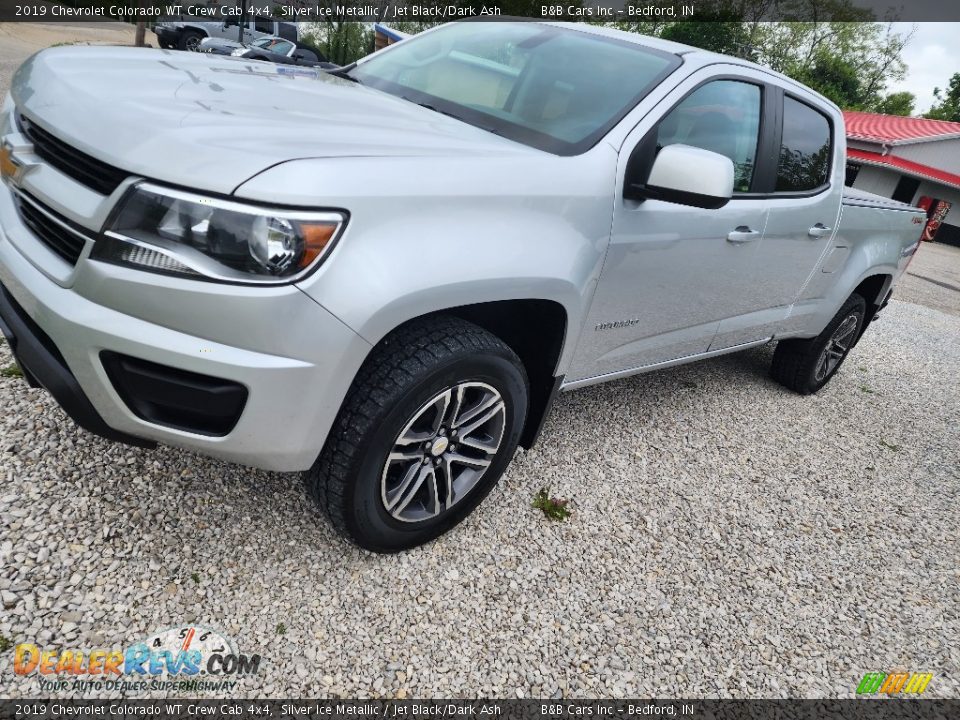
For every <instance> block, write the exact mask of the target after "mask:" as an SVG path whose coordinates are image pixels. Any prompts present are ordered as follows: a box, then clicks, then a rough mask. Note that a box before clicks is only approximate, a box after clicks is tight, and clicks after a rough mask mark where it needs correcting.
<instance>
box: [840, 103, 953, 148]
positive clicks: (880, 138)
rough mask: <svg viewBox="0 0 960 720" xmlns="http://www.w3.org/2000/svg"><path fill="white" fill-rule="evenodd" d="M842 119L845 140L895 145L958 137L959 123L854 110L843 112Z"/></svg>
mask: <svg viewBox="0 0 960 720" xmlns="http://www.w3.org/2000/svg"><path fill="white" fill-rule="evenodd" d="M843 119H844V121H845V122H846V125H847V137H848V138H851V139H853V140H866V141H868V142H876V143H887V144H895V143H898V142H909V141H918V140H919V141H922V140H942V139H945V138H947V137H960V123H956V122H949V121H947V120H928V119H927V118H913V117H900V116H899V115H879V114H877V113H866V112H855V111H853V110H844V112H843Z"/></svg>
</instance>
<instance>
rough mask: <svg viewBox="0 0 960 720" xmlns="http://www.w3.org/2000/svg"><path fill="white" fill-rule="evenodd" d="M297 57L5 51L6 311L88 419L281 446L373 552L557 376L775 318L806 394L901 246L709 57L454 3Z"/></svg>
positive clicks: (2, 288) (813, 127) (517, 432)
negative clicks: (355, 50)
mask: <svg viewBox="0 0 960 720" xmlns="http://www.w3.org/2000/svg"><path fill="white" fill-rule="evenodd" d="M298 70H299V71H298V72H297V73H290V72H289V70H288V69H285V68H282V67H275V66H265V65H264V64H263V63H254V62H250V61H247V60H244V59H242V58H232V57H221V56H214V55H208V54H196V53H176V52H169V51H164V50H152V49H136V48H107V47H83V48H53V49H49V50H45V51H42V52H40V53H38V54H36V55H34V56H33V57H31V58H30V59H29V60H28V61H27V62H26V63H24V65H23V66H22V67H21V68H20V69H19V71H18V72H17V73H16V75H15V77H14V79H13V84H12V92H11V97H9V98H8V99H7V101H6V104H5V105H4V107H3V112H2V118H0V122H2V127H0V133H2V150H0V167H2V174H3V178H4V183H3V186H2V188H0V317H2V322H0V325H2V326H3V329H4V334H5V335H6V336H7V337H8V340H9V343H10V346H11V347H12V348H13V351H14V353H15V355H16V357H17V358H18V362H19V363H20V364H21V365H22V368H23V371H24V375H25V376H26V378H27V379H28V380H29V382H30V383H31V384H33V385H39V386H43V387H45V388H46V389H47V390H49V391H50V392H51V393H52V394H53V396H54V397H55V398H56V399H57V401H58V402H59V403H60V404H61V405H62V406H63V408H64V409H65V410H66V412H67V413H68V414H69V415H70V416H71V417H72V418H73V419H74V420H75V421H76V422H77V423H78V424H79V425H81V426H82V427H84V428H86V429H88V430H91V431H93V432H95V433H99V434H101V435H103V436H105V437H107V438H110V439H113V440H119V441H124V442H129V443H134V444H141V445H149V444H152V443H156V442H162V443H167V444H170V445H177V446H182V447H186V448H191V449H193V450H196V451H199V452H202V453H206V454H208V455H211V456H215V457H218V458H223V459H226V460H229V461H233V462H237V463H243V464H247V465H251V466H257V467H261V468H267V469H273V470H280V471H304V472H305V473H306V477H307V482H308V486H309V487H310V488H311V489H312V491H313V493H314V494H315V496H316V498H317V499H318V501H319V503H320V504H321V505H322V506H323V507H324V508H325V510H326V512H327V513H328V514H329V516H330V518H331V520H332V523H333V525H334V526H335V527H336V528H337V530H338V531H340V532H341V533H342V534H343V535H345V536H346V537H348V538H350V539H351V540H353V541H354V542H356V543H358V544H359V545H361V546H363V547H365V548H369V549H371V550H375V551H380V552H390V551H396V550H400V549H402V548H407V547H411V546H413V545H416V544H419V543H422V542H425V541H427V540H429V539H431V538H434V537H436V536H438V535H439V534H441V533H442V532H444V531H445V530H447V529H449V528H450V527H452V526H453V525H455V524H456V523H457V522H459V521H460V520H462V519H463V518H464V517H465V516H466V515H467V514H468V513H470V512H471V511H472V510H473V509H474V507H475V506H476V505H477V504H478V503H479V502H480V501H481V500H482V499H483V497H484V496H485V495H486V494H487V493H488V492H489V491H490V489H491V487H492V486H493V485H494V484H495V483H496V481H497V480H498V478H499V477H500V475H501V474H502V473H503V471H504V469H505V468H506V466H507V464H508V463H509V462H510V459H511V457H512V455H513V453H514V451H515V449H516V447H517V445H518V444H522V445H524V446H530V444H531V443H533V442H534V440H535V439H536V437H537V435H538V433H539V431H540V428H541V426H542V425H543V421H544V418H545V417H546V415H547V413H548V410H549V407H550V404H551V402H552V400H553V398H554V396H555V394H556V393H557V392H558V391H559V390H573V389H574V388H579V387H583V386H585V385H590V384H591V383H598V382H603V381H606V380H612V379H615V378H620V377H624V376H626V375H630V374H634V373H639V372H645V371H648V370H653V369H656V368H663V367H667V366H670V365H675V364H678V363H686V362H691V361H694V360H698V359H701V358H708V357H713V356H716V355H719V354H722V353H729V352H733V351H736V350H741V349H744V348H749V347H752V346H756V345H758V344H761V343H768V342H776V343H778V345H777V347H776V351H775V353H774V356H773V364H772V371H771V372H772V376H773V377H774V379H776V380H777V381H779V382H780V383H782V384H783V385H785V386H787V387H788V388H791V389H793V390H795V391H797V392H799V393H804V394H805V393H812V392H815V391H817V390H818V389H819V388H821V387H822V386H823V385H824V384H825V383H826V382H827V381H828V380H829V379H830V378H831V376H833V375H834V374H835V373H836V372H837V370H838V368H839V367H840V366H841V363H842V362H843V360H844V358H845V357H846V355H847V353H848V352H849V351H850V350H851V348H853V346H854V345H855V343H856V342H857V340H858V339H859V338H860V336H861V334H862V333H863V332H864V330H865V329H866V328H867V326H868V325H869V324H870V322H871V321H872V320H873V319H874V317H875V316H876V314H877V312H878V311H879V310H880V309H881V308H882V307H883V306H884V304H885V303H886V302H887V299H888V298H889V296H890V292H891V287H892V286H893V284H894V282H895V281H896V280H897V279H898V278H899V276H900V275H901V274H902V273H903V271H904V269H905V267H906V265H907V263H908V262H909V260H910V258H911V255H912V253H913V252H915V250H916V248H917V245H918V239H919V235H920V231H921V228H922V225H921V224H920V223H922V221H923V214H922V213H921V212H920V211H919V210H917V209H915V208H912V207H909V206H907V205H903V204H900V203H895V202H892V201H889V200H885V199H882V198H878V197H876V196H870V195H865V194H863V193H860V192H854V191H850V190H845V189H844V187H843V178H844V157H845V141H844V127H843V116H842V115H841V113H840V111H839V110H838V109H837V107H835V106H834V105H833V104H832V103H830V102H829V101H827V100H826V99H824V98H823V97H821V96H820V95H818V94H816V93H814V92H812V91H810V90H809V89H807V88H806V87H804V86H802V85H800V84H798V83H796V82H794V81H792V80H790V79H788V78H786V77H784V76H782V75H779V74H776V73H774V72H771V71H769V70H767V69H765V68H763V67H760V66H757V65H754V64H751V63H748V62H744V61H741V60H738V59H735V58H730V57H724V56H720V55H716V54H711V53H708V52H703V51H700V50H696V49H694V48H690V47H686V46H683V45H678V44H673V43H670V42H665V41H661V40H657V39H653V38H648V37H643V36H638V35H632V34H628V33H623V32H619V31H615V30H612V29H606V28H600V27H588V26H579V25H574V26H566V25H559V24H542V23H534V22H527V23H462V24H452V25H446V26H443V27H440V28H438V29H435V30H432V31H429V32H425V33H423V34H421V35H419V36H417V37H414V38H411V39H409V40H407V41H405V42H403V43H399V44H397V45H394V46H392V47H390V48H388V49H386V50H383V51H380V52H377V53H375V54H373V55H371V56H369V57H367V58H365V59H364V60H362V61H360V62H359V63H357V64H356V65H355V66H353V67H347V68H341V69H338V70H337V71H335V72H333V73H327V72H324V71H321V70H306V69H302V68H301V69H298Z"/></svg>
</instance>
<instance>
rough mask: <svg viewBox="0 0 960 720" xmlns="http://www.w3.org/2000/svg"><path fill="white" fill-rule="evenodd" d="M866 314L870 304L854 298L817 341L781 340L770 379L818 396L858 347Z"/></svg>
mask: <svg viewBox="0 0 960 720" xmlns="http://www.w3.org/2000/svg"><path fill="white" fill-rule="evenodd" d="M866 311H867V304H866V301H865V300H864V299H863V298H862V297H860V296H859V295H857V294H853V295H851V296H850V298H849V299H848V300H847V301H846V302H845V303H844V304H843V307H842V308H840V311H839V312H838V313H837V314H836V315H835V316H834V317H833V319H832V320H831V321H830V322H829V323H828V324H827V327H826V328H824V330H823V332H822V333H820V334H819V335H818V336H817V337H815V338H810V339H809V340H781V341H780V343H779V344H778V345H777V349H776V351H775V352H774V354H773V362H772V364H771V366H770V376H771V377H772V378H773V379H774V380H776V381H777V382H778V383H780V384H781V385H784V386H785V387H788V388H790V389H791V390H794V391H796V392H798V393H800V394H801V395H809V394H811V393H815V392H817V390H819V389H820V388H822V387H823V386H824V385H826V384H827V383H828V382H829V381H830V378H832V377H833V376H834V374H836V372H837V370H839V369H840V365H841V364H842V363H843V361H844V360H845V359H846V357H847V354H848V353H849V352H850V350H851V349H852V348H853V346H854V345H855V344H856V342H857V338H859V337H860V329H861V328H862V327H863V320H864V317H865V316H866Z"/></svg>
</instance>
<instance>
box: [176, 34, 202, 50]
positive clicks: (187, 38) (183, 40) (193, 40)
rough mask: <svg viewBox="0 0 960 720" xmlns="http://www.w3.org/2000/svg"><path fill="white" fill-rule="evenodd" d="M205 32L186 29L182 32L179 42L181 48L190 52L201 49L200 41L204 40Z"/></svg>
mask: <svg viewBox="0 0 960 720" xmlns="http://www.w3.org/2000/svg"><path fill="white" fill-rule="evenodd" d="M203 38H204V34H203V33H202V32H199V31H197V30H184V31H183V32H182V33H181V34H180V40H179V41H178V44H179V46H180V49H181V50H187V51H188V52H197V51H198V50H200V43H201V42H203Z"/></svg>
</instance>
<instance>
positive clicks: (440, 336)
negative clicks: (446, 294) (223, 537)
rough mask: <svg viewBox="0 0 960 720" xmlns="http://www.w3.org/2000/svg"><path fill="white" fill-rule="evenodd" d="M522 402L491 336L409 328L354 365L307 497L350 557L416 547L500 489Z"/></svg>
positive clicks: (451, 328)
mask: <svg viewBox="0 0 960 720" xmlns="http://www.w3.org/2000/svg"><path fill="white" fill-rule="evenodd" d="M527 396H528V392H527V378H526V373H525V371H524V368H523V365H522V364H521V362H520V360H519V358H517V356H516V354H515V353H514V352H513V350H511V349H510V348H509V347H508V346H507V345H506V344H505V343H503V342H502V341H501V340H500V339H499V338H497V337H496V336H494V335H492V334H490V333H489V332H487V331H486V330H483V329H482V328H480V327H477V326H476V325H473V324H471V323H468V322H466V321H463V320H460V319H458V318H453V317H440V318H433V319H428V320H425V321H414V322H413V323H410V324H408V325H406V326H403V327H401V328H399V329H398V330H396V331H394V332H393V333H391V334H390V335H389V336H388V337H387V338H385V339H384V341H383V342H382V343H381V344H380V345H378V346H377V348H375V349H374V351H373V352H372V353H371V355H370V357H369V358H368V359H367V361H366V362H365V363H364V366H363V368H361V370H360V372H359V373H358V375H357V378H356V380H355V381H354V383H353V386H352V387H351V389H350V391H349V393H348V395H347V398H346V400H345V401H344V404H343V407H342V408H341V410H340V413H339V415H338V417H337V420H336V421H335V423H334V427H333V429H332V430H331V432H330V435H329V436H328V438H327V442H326V445H325V446H324V449H323V451H322V452H321V453H320V457H319V458H318V459H317V461H316V463H314V466H313V467H312V468H311V469H310V470H308V471H307V472H306V474H305V480H306V483H307V486H308V488H310V490H311V492H312V493H313V495H314V496H315V497H316V499H317V501H318V502H319V504H320V505H321V506H322V507H323V508H324V509H325V511H326V512H327V514H328V516H329V517H330V520H331V522H332V523H333V526H334V527H335V528H336V530H337V531H338V532H339V533H340V534H342V535H344V536H345V537H347V538H348V539H350V540H351V541H353V542H354V543H356V544H357V545H360V546H361V547H364V548H366V549H368V550H373V551H375V552H396V551H398V550H403V549H405V548H409V547H413V546H415V545H420V544H422V543H424V542H427V541H429V540H432V539H433V538H435V537H437V536H439V535H441V534H442V533H444V532H446V531H447V530H449V529H450V528H452V527H453V526H454V525H456V524H457V523H459V522H460V521H461V520H463V519H464V518H465V517H466V516H467V515H469V514H470V512H471V511H472V510H473V509H474V508H475V507H476V506H477V505H478V504H479V503H480V502H481V501H482V500H483V498H484V497H485V496H486V495H487V493H489V492H490V490H491V489H492V488H493V486H494V485H495V484H496V482H497V480H499V478H500V476H501V475H502V474H503V471H504V470H505V469H506V467H507V465H508V464H509V462H510V460H511V458H512V457H513V454H514V452H515V451H516V447H517V442H518V440H519V438H520V431H521V429H522V428H523V421H524V418H525V417H526V412H527Z"/></svg>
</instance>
